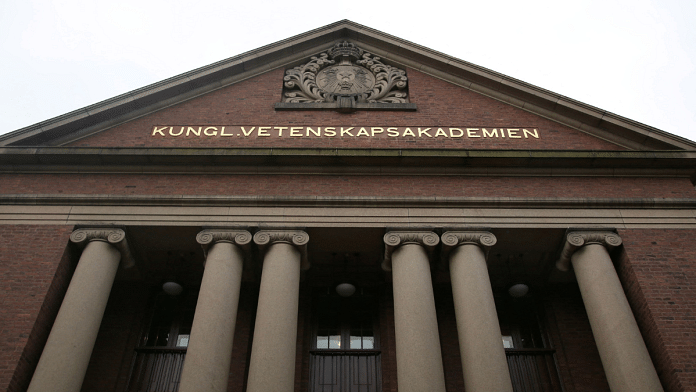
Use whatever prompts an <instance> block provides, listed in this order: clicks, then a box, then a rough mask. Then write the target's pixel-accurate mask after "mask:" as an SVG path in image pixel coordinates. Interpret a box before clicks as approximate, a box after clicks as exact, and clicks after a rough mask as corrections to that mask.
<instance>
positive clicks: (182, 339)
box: [176, 334, 189, 347]
mask: <svg viewBox="0 0 696 392" xmlns="http://www.w3.org/2000/svg"><path fill="white" fill-rule="evenodd" d="M188 343H189V335H184V334H181V335H179V337H177V338H176V346H177V347H188Z"/></svg>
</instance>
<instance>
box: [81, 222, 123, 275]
mask: <svg viewBox="0 0 696 392" xmlns="http://www.w3.org/2000/svg"><path fill="white" fill-rule="evenodd" d="M70 241H72V242H74V243H76V244H77V245H79V246H80V247H82V248H84V247H85V246H87V244H88V243H90V242H92V241H103V242H106V243H109V244H111V245H112V246H113V247H114V248H116V249H117V250H118V251H119V253H121V262H122V263H123V266H124V267H125V268H131V267H133V266H134V265H135V260H134V259H133V255H132V254H131V251H130V247H129V246H128V242H127V241H126V232H125V231H124V230H123V229H119V228H115V227H114V228H111V227H103V228H102V227H98V228H85V229H77V230H75V231H73V232H72V234H70Z"/></svg>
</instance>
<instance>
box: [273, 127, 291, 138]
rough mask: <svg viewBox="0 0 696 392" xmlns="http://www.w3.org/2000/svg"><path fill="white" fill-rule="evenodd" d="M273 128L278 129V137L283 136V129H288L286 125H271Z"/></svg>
mask: <svg viewBox="0 0 696 392" xmlns="http://www.w3.org/2000/svg"><path fill="white" fill-rule="evenodd" d="M273 129H277V130H278V137H283V129H288V127H273Z"/></svg>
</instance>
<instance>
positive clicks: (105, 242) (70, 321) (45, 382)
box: [28, 228, 133, 392]
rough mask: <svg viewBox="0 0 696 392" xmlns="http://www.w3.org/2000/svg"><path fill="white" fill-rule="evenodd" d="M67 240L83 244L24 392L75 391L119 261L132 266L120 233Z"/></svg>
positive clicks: (77, 234) (91, 232) (83, 232)
mask: <svg viewBox="0 0 696 392" xmlns="http://www.w3.org/2000/svg"><path fill="white" fill-rule="evenodd" d="M70 240H71V241H72V242H74V243H76V244H78V245H80V246H84V250H83V251H82V255H81V256H80V260H79V262H78V264H77V268H76V269H75V273H74V274H73V277H72V280H71V281H70V285H69V286H68V290H67V292H66V293H65V298H64V299H63V303H62V304H61V306H60V310H59V311H58V316H57V317H56V321H55V322H54V323H53V328H51V333H50V334H49V336H48V341H47V342H46V346H45V347H44V350H43V352H42V354H41V358H40V359H39V363H38V365H37V367H36V371H34V376H33V378H32V379H31V383H30V384H29V389H28V391H29V392H45V391H54V392H79V391H80V388H81V387H82V381H83V379H84V377H85V372H87V365H88V364H89V358H90V356H91V355H92V349H93V348H94V342H95V341H96V340H97V333H98V332H99V326H100V324H101V321H102V317H103V316H104V309H105V308H106V302H107V301H108V299H109V293H110V292H111V286H112V285H113V283H114V278H115V277H116V271H117V269H118V265H119V263H120V261H121V260H123V261H124V262H125V263H126V264H128V265H132V261H133V259H132V257H131V255H130V252H129V250H128V245H127V243H126V233H125V232H124V231H123V230H121V229H115V228H104V229H78V230H75V231H74V232H73V233H72V234H71V235H70Z"/></svg>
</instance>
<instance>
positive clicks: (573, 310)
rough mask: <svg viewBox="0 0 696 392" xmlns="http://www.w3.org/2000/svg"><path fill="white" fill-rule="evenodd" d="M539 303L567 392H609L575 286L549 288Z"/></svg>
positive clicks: (585, 314) (580, 298)
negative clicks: (542, 309)
mask: <svg viewBox="0 0 696 392" xmlns="http://www.w3.org/2000/svg"><path fill="white" fill-rule="evenodd" d="M540 302H541V303H542V306H543V308H544V320H543V323H544V324H545V325H544V327H545V329H546V330H547V332H548V335H549V338H550V340H551V344H552V345H553V348H555V349H556V360H557V361H558V367H559V369H558V370H559V373H560V375H561V381H562V382H563V385H564V387H565V388H566V389H565V390H566V392H609V384H608V383H607V379H606V376H605V375H604V369H603V368H602V362H601V360H600V358H599V352H598V351H597V345H596V344H595V341H594V336H593V335H592V328H591V327H590V321H589V320H588V319H587V312H586V311H585V306H584V305H583V303H582V297H581V296H580V291H579V289H578V287H577V284H575V283H572V284H567V285H564V286H558V287H553V288H551V287H549V288H548V289H547V290H546V293H545V294H544V295H543V297H542V298H540Z"/></svg>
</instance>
